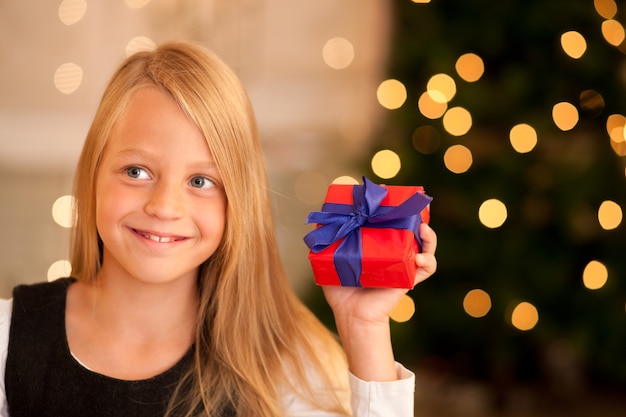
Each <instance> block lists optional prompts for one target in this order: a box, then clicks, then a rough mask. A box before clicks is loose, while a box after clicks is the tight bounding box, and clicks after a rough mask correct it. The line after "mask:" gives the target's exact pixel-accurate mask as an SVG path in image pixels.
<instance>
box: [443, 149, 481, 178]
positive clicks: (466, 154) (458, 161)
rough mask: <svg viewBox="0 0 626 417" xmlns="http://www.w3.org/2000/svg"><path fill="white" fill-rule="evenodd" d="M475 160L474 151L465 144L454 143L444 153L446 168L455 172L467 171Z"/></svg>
mask: <svg viewBox="0 0 626 417" xmlns="http://www.w3.org/2000/svg"><path fill="white" fill-rule="evenodd" d="M473 161H474V159H473V158H472V151H470V150H469V149H468V148H467V147H465V146H463V145H452V146H450V147H449V148H448V149H447V150H446V153H445V154H444V155H443V162H444V164H445V166H446V168H448V170H449V171H451V172H454V173H455V174H462V173H464V172H467V170H468V169H470V167H471V166H472V163H473Z"/></svg>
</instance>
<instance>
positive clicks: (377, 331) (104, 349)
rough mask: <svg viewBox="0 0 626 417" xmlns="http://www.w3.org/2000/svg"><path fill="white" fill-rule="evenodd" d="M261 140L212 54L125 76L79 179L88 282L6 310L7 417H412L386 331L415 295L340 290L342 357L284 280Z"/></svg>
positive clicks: (37, 288)
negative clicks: (399, 306) (398, 308)
mask: <svg viewBox="0 0 626 417" xmlns="http://www.w3.org/2000/svg"><path fill="white" fill-rule="evenodd" d="M255 123H256V122H255V119H254V115H253V112H252V108H251V106H250V103H249V101H248V98H247V96H246V94H245V92H244V90H243V88H242V86H241V84H240V82H239V81H238V80H237V78H236V77H235V75H234V74H233V73H232V72H231V71H230V70H229V69H228V68H227V67H226V65H225V64H224V63H223V62H222V61H221V60H220V59H219V58H217V57H216V56H215V55H213V54H212V53H211V52H209V51H207V50H204V49H203V48H201V47H198V46H195V45H191V44H188V43H169V44H165V45H162V46H161V47H159V48H158V49H156V50H155V51H152V52H140V53H137V54H135V55H134V56H132V57H130V58H128V59H127V60H126V61H125V62H124V63H123V64H122V65H121V66H120V67H119V69H118V70H117V71H116V73H115V74H114V76H113V78H112V80H111V81H110V83H109V85H108V87H107V88H106V90H105V92H104V96H103V98H102V101H101V103H100V106H99V108H98V110H97V113H96V115H95V118H94V121H93V124H92V126H91V129H90V131H89V133H88V135H87V138H86V141H85V145H84V148H83V151H82V154H81V157H80V160H79V163H78V168H77V173H76V178H75V190H74V196H75V198H76V207H75V215H76V225H75V228H74V229H73V239H72V250H71V263H72V268H73V276H74V278H67V279H61V280H57V281H55V282H53V283H43V284H36V285H30V286H20V287H17V288H16V289H15V291H14V294H13V298H12V300H5V301H2V302H1V303H0V343H1V347H0V350H1V353H2V361H1V362H0V363H1V364H2V367H6V369H2V370H3V371H4V372H3V373H2V374H3V375H4V380H2V383H3V385H2V390H1V392H0V408H1V410H2V413H1V415H2V416H8V415H11V417H20V416H55V417H59V416H85V415H89V416H116V417H120V416H151V417H153V416H158V415H164V416H189V417H190V416H255V417H258V416H261V417H275V416H345V415H354V416H385V417H388V416H407V417H408V416H412V415H413V391H414V376H413V374H412V373H410V372H409V371H408V370H406V369H405V368H403V367H402V366H401V365H399V364H397V363H395V362H394V358H393V352H392V347H391V342H390V334H389V333H390V329H389V322H388V315H389V313H390V312H391V310H392V309H393V307H394V305H395V304H396V303H397V301H398V300H399V299H400V297H401V296H402V295H403V294H404V293H405V292H406V291H405V290H399V289H376V290H373V289H356V288H344V287H327V288H324V293H325V296H326V299H327V301H328V302H329V304H330V306H331V308H332V310H333V313H334V316H335V320H336V323H337V328H338V331H339V336H340V338H341V341H342V344H343V349H341V348H340V346H339V344H338V343H337V342H336V341H335V339H334V338H333V336H332V335H331V333H330V332H329V331H328V330H326V329H325V328H324V327H323V325H322V324H321V323H320V322H319V321H318V320H317V319H316V318H315V317H314V316H313V314H312V313H311V312H310V311H308V310H307V309H306V308H305V306H304V305H303V304H302V303H301V302H300V301H299V300H298V298H297V297H296V295H295V294H294V292H293V291H292V290H291V289H290V288H289V285H288V281H287V280H286V278H285V276H284V273H283V270H282V267H281V265H280V262H279V254H278V252H277V250H276V248H277V245H276V240H275V236H274V230H273V224H272V219H271V212H270V205H269V199H268V194H267V182H266V174H265V169H264V166H263V157H262V153H261V147H260V143H259V139H258V134H257V131H256V124H255ZM420 232H421V234H422V238H423V241H424V248H423V249H424V252H423V253H422V254H419V255H417V257H416V262H418V264H419V265H420V268H419V269H418V272H417V275H416V277H415V283H416V284H417V283H418V282H420V281H422V280H424V279H426V278H427V277H428V276H430V275H431V274H432V273H433V272H434V271H435V268H436V260H435V256H434V251H435V247H436V236H435V233H434V232H433V231H432V230H431V229H430V228H429V227H428V226H427V225H422V227H421V230H420ZM9 323H10V330H9ZM7 351H8V353H7ZM344 352H345V354H344Z"/></svg>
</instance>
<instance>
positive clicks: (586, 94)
mask: <svg viewBox="0 0 626 417" xmlns="http://www.w3.org/2000/svg"><path fill="white" fill-rule="evenodd" d="M578 102H579V105H580V109H581V110H582V111H583V112H585V113H586V114H587V115H589V116H591V117H597V116H599V115H600V114H601V113H602V112H603V111H604V106H605V102H604V97H602V94H600V93H598V92H597V91H595V90H585V91H583V92H581V93H580V96H579V98H578Z"/></svg>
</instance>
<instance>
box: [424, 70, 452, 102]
mask: <svg viewBox="0 0 626 417" xmlns="http://www.w3.org/2000/svg"><path fill="white" fill-rule="evenodd" d="M426 92H427V93H428V95H429V96H430V97H431V98H432V99H433V101H435V102H437V103H447V102H449V101H450V100H452V98H453V97H454V96H455V94H456V83H455V82H454V79H453V78H452V77H450V76H449V75H448V74H443V73H442V74H436V75H433V76H432V77H430V79H429V80H428V83H427V84H426Z"/></svg>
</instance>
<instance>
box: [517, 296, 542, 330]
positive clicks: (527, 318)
mask: <svg viewBox="0 0 626 417" xmlns="http://www.w3.org/2000/svg"><path fill="white" fill-rule="evenodd" d="M538 322H539V312H538V311H537V308H536V307H535V306H534V305H532V304H531V303H529V302H526V301H523V302H521V303H519V304H518V305H516V306H515V308H514V309H513V312H512V313H511V324H512V325H513V326H514V327H515V328H517V329H518V330H522V331H528V330H532V329H533V328H534V327H535V326H536V325H537V323H538Z"/></svg>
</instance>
